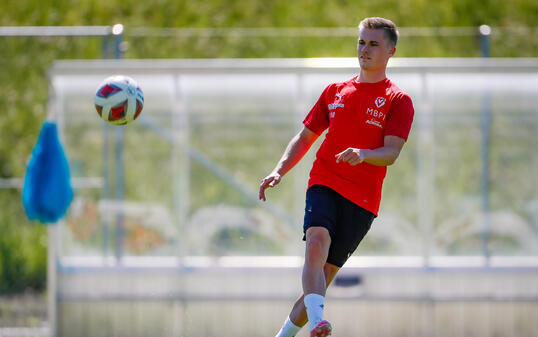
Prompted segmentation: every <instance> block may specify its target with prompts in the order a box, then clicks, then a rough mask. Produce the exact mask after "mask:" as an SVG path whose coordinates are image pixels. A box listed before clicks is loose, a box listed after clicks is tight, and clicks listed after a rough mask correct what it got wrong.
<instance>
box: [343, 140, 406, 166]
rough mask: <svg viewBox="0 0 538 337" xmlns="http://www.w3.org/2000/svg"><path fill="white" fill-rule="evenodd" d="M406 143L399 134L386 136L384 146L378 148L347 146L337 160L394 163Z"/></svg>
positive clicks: (386, 164)
mask: <svg viewBox="0 0 538 337" xmlns="http://www.w3.org/2000/svg"><path fill="white" fill-rule="evenodd" d="M404 144H405V139H403V138H401V137H398V136H385V138H384V142H383V146H382V147H378V148H377V149H373V150H369V149H356V148H352V147H350V148H347V149H346V150H344V151H342V152H340V153H338V154H336V155H335V157H336V162H337V163H340V162H343V163H348V164H350V165H357V164H359V163H362V162H365V163H368V164H371V165H375V166H389V165H392V164H394V162H395V161H396V159H397V158H398V156H399V155H400V151H402V148H403V146H404Z"/></svg>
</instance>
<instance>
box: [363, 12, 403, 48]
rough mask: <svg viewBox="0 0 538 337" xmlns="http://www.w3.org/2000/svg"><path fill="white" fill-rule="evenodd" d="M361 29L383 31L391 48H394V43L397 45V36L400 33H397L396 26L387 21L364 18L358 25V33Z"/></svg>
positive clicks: (376, 18) (377, 18)
mask: <svg viewBox="0 0 538 337" xmlns="http://www.w3.org/2000/svg"><path fill="white" fill-rule="evenodd" d="M362 28H368V29H383V31H384V32H385V36H386V37H387V39H388V40H389V43H390V44H391V45H392V46H396V43H398V36H399V35H400V33H399V32H398V28H397V27H396V24H394V22H392V21H390V20H389V19H385V18H379V17H371V18H366V19H364V20H362V21H361V22H360V23H359V32H360V30H361V29H362Z"/></svg>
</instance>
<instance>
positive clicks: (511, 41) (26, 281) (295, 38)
mask: <svg viewBox="0 0 538 337" xmlns="http://www.w3.org/2000/svg"><path fill="white" fill-rule="evenodd" d="M367 16H383V17H388V18H391V19H392V20H393V21H394V22H395V23H396V24H397V25H399V26H400V27H431V28H435V29H437V28H439V27H474V28H476V29H478V28H477V27H478V26H480V25H482V24H488V25H490V26H491V27H492V28H493V30H492V35H491V56H493V57H536V56H538V38H537V34H536V31H537V30H536V29H537V28H536V24H537V22H538V2H536V1H532V0H513V1H510V2H507V1H497V0H484V1H472V0H450V1H442V2H431V1H425V0H403V1H402V0H399V1H396V0H385V1H375V2H363V1H349V0H340V1H316V0H296V1H287V0H273V1H253V0H237V1H224V0H206V1H185V0H154V1H148V2H144V1H142V2H141V1H134V0H122V1H118V0H108V1H103V2H100V1H99V2H96V1H92V0H70V1H60V0H40V1H36V0H25V1H22V2H21V1H17V0H4V1H2V2H1V4H0V26H41V25H43V26H53V25H61V26H69V25H75V26H81V25H113V24H116V23H122V24H123V25H124V26H125V37H124V41H126V42H127V49H126V50H125V54H124V57H125V58H244V57H249V58H254V57H353V56H355V54H356V51H355V50H356V49H355V47H356V36H351V35H349V34H348V35H345V36H341V37H339V36H301V35H300V34H298V35H294V34H288V35H282V36H279V35H276V36H249V35H237V34H201V33H200V32H203V31H198V33H197V31H194V32H192V34H174V33H172V34H170V35H169V36H151V34H149V33H146V34H142V33H141V32H143V31H144V30H141V28H148V29H149V30H146V32H154V30H151V29H154V28H159V29H161V28H199V29H204V28H267V27H271V28H279V27H280V28H302V27H342V28H353V27H356V25H357V24H358V22H359V21H360V20H361V19H362V18H364V17H367ZM137 29H138V30H137ZM155 31H158V30H155ZM479 46H480V45H479V40H478V34H463V35H460V36H458V35H449V36H444V35H442V34H441V33H439V34H438V35H434V36H418V35H413V36H403V37H402V38H401V40H400V43H399V46H398V53H397V56H398V57H477V56H480V47H479ZM101 57H103V54H102V40H101V38H94V37H41V38H36V37H0V68H1V69H2V70H1V71H0V179H9V178H22V177H23V176H24V172H25V165H26V162H27V160H28V158H29V155H30V153H31V149H32V147H33V145H34V143H35V140H36V138H37V135H38V132H39V129H40V127H41V123H42V122H43V120H44V119H45V118H46V111H47V107H46V104H47V95H48V82H47V77H46V71H47V69H48V68H49V67H50V65H51V64H52V63H53V62H54V61H55V60H58V59H96V58H101ZM20 194H21V191H20V190H18V189H0V230H1V233H2V234H1V235H0V294H13V293H20V292H24V291H27V290H29V289H30V290H34V291H42V290H44V289H45V281H46V228H45V227H44V226H41V225H39V224H37V223H30V222H28V221H27V220H26V217H25V214H24V210H23V208H22V204H21V202H20V200H21V195H20Z"/></svg>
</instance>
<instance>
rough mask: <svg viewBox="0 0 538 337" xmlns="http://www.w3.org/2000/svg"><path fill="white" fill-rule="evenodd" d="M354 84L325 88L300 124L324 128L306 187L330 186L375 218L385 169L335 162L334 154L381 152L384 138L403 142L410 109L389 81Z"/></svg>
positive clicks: (404, 95)
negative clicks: (323, 134) (375, 150)
mask: <svg viewBox="0 0 538 337" xmlns="http://www.w3.org/2000/svg"><path fill="white" fill-rule="evenodd" d="M356 79H357V77H354V78H352V79H351V80H349V81H347V82H343V83H333V84H331V85H329V86H328V87H327V88H325V90H324V91H323V93H322V94H321V96H320V98H319V99H318V101H317V102H316V104H315V105H314V107H313V108H312V110H310V112H309V113H308V115H307V116H306V118H305V119H304V121H303V124H304V125H305V126H306V127H307V128H308V129H310V130H311V131H313V132H314V133H316V134H318V135H321V134H322V133H323V131H325V129H327V128H329V130H328V132H327V134H326V136H325V140H324V141H323V144H321V147H320V149H319V150H318V152H317V154H316V160H315V161H314V165H313V167H312V170H311V171H310V181H309V183H308V187H310V186H312V185H316V184H319V185H324V186H327V187H330V188H332V189H333V190H335V191H336V192H338V193H339V194H341V195H342V196H343V197H345V198H347V199H348V200H350V201H352V202H353V203H355V204H357V205H359V206H361V207H362V208H364V209H366V210H368V211H370V212H372V213H374V214H375V215H377V213H378V210H379V203H380V201H381V189H382V186H383V179H384V178H385V174H386V172H387V167H386V166H375V165H371V164H368V163H365V162H363V163H360V164H357V165H355V166H351V165H349V164H348V163H342V162H341V163H336V157H335V155H336V154H338V153H340V152H342V151H344V150H345V149H347V148H348V147H353V148H358V149H372V150H373V149H376V148H379V147H382V146H383V145H384V137H385V136H388V135H394V136H398V137H401V138H403V139H405V140H407V136H408V135H409V131H410V129H411V124H412V122H413V115H414V109H413V103H412V101H411V98H410V97H409V95H408V94H407V93H405V92H404V91H402V90H401V89H400V88H398V87H397V86H396V85H395V84H393V83H392V82H391V81H390V80H389V79H388V78H385V79H384V80H383V81H381V82H377V83H358V82H357V81H356Z"/></svg>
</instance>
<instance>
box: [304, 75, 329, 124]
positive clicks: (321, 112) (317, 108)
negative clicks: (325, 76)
mask: <svg viewBox="0 0 538 337" xmlns="http://www.w3.org/2000/svg"><path fill="white" fill-rule="evenodd" d="M330 88H331V86H330V85H329V86H328V87H326V88H325V90H323V92H322V93H321V96H320V97H319V99H318V101H317V102H316V104H314V106H313V107H312V109H311V110H310V112H309V113H308V115H306V117H305V119H304V120H303V124H304V126H306V127H307V128H308V129H310V130H311V131H312V132H314V133H315V134H317V135H321V134H322V133H323V131H325V129H327V128H328V127H329V110H328V108H327V104H326V97H327V92H328V91H329V90H330Z"/></svg>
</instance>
